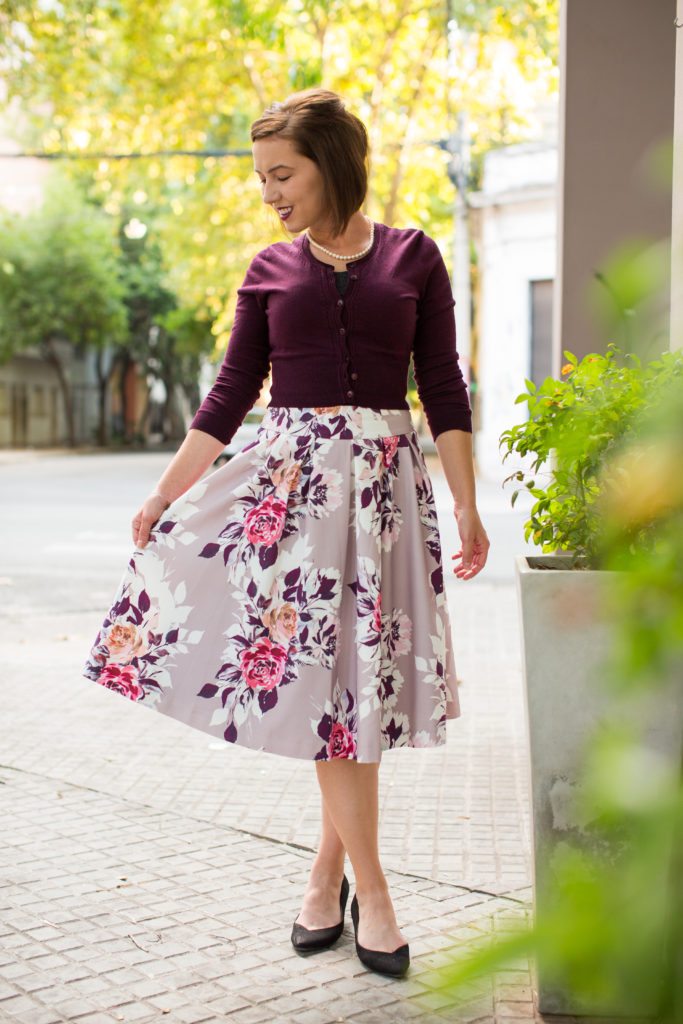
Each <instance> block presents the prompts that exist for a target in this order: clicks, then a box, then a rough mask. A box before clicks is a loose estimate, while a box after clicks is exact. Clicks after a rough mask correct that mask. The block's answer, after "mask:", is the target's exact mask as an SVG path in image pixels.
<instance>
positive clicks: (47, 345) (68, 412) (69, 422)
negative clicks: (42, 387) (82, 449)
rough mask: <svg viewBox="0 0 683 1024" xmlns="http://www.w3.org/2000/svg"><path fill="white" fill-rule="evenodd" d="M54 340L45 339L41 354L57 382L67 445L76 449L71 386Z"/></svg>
mask: <svg viewBox="0 0 683 1024" xmlns="http://www.w3.org/2000/svg"><path fill="white" fill-rule="evenodd" d="M55 340H56V339H55V338H46V339H45V341H44V342H43V344H42V348H43V352H44V353H45V358H46V360H47V362H48V363H49V364H50V365H51V366H54V368H55V372H56V374H57V380H58V381H59V390H60V392H61V395H62V402H63V404H64V419H65V421H66V433H67V444H68V445H69V447H70V448H75V447H76V428H75V423H74V401H73V391H72V389H71V385H70V384H69V381H68V380H67V376H66V373H65V371H64V366H63V364H62V361H61V359H60V358H59V353H58V352H57V349H56V347H55Z"/></svg>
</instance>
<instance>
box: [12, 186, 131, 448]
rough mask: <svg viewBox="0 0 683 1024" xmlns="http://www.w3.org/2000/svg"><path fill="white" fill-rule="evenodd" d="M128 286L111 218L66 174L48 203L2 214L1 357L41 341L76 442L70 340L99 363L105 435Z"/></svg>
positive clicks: (39, 345)
mask: <svg viewBox="0 0 683 1024" xmlns="http://www.w3.org/2000/svg"><path fill="white" fill-rule="evenodd" d="M123 294H124V293H123V285H122V282H121V279H120V275H119V265H118V260H117V251H116V242H115V237H114V234H113V226H112V223H111V219H110V218H109V217H107V216H106V215H105V214H103V213H102V212H101V210H99V209H98V208H97V207H95V206H93V205H92V204H90V203H85V202H84V201H83V199H82V198H81V196H80V194H79V192H78V189H77V188H76V186H75V185H74V184H73V183H72V182H71V181H69V180H68V179H66V178H64V177H63V176H61V175H58V176H56V177H55V178H54V179H53V180H52V181H51V182H50V184H49V185H48V186H47V189H46V193H45V201H44V203H43V205H42V207H41V208H40V209H38V210H36V211H33V212H32V213H30V214H28V215H27V216H25V217H20V216H18V215H16V214H9V213H3V214H2V216H1V219H0V361H3V362H4V361H7V360H8V359H10V358H11V357H12V356H13V355H15V354H16V353H19V352H21V351H23V350H24V349H27V348H30V347H37V348H38V349H39V351H40V352H41V354H42V355H43V357H44V358H45V360H46V361H47V362H48V363H49V364H50V365H51V366H53V367H54V369H55V372H56V374H57V379H58V381H59V387H60V393H61V396H62V402H63V407H64V415H65V420H66V424H67V439H68V443H69V444H70V445H74V444H75V443H76V437H75V426H74V402H73V387H72V380H71V379H70V371H69V366H68V363H67V361H66V360H65V358H64V354H63V348H64V343H67V344H69V343H70V344H71V345H73V346H74V347H75V348H76V350H77V351H79V352H81V353H82V352H83V351H84V350H85V348H86V347H87V346H93V347H95V348H96V349H97V353H98V366H99V368H100V422H99V433H100V438H101V440H102V442H103V443H104V437H105V434H106V416H105V396H106V378H105V377H104V374H103V373H102V371H101V366H102V355H103V351H104V348H105V346H108V345H119V344H122V343H123V342H124V341H125V338H126V316H125V307H124V304H123Z"/></svg>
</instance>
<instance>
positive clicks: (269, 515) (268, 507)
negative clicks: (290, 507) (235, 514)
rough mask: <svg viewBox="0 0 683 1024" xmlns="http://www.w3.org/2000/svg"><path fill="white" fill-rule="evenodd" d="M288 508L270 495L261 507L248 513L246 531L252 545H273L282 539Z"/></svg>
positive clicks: (245, 522) (245, 520) (245, 523)
mask: <svg viewBox="0 0 683 1024" xmlns="http://www.w3.org/2000/svg"><path fill="white" fill-rule="evenodd" d="M286 512H287V506H286V505H285V503H284V502H283V501H281V500H280V499H279V498H276V497H275V496H274V495H272V494H269V495H268V497H267V498H265V499H264V500H263V501H262V502H261V504H260V505H257V506H256V508H252V509H251V510H250V511H249V512H247V514H246V516H245V518H244V531H245V533H246V535H247V539H248V540H249V543H250V544H273V543H274V542H275V541H276V540H279V539H280V536H281V534H282V530H283V528H284V525H285V513H286Z"/></svg>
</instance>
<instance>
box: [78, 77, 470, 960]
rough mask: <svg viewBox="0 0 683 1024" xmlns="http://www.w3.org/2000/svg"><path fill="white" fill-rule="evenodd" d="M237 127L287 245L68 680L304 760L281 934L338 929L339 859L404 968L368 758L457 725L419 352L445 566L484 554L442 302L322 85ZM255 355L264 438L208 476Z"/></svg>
mask: <svg viewBox="0 0 683 1024" xmlns="http://www.w3.org/2000/svg"><path fill="white" fill-rule="evenodd" d="M251 139H252V143H253V156H254V168H255V173H256V174H257V175H258V178H259V180H260V183H261V188H262V194H263V201H264V203H266V204H267V205H268V206H269V207H272V208H273V209H274V210H276V211H277V213H278V216H279V218H280V220H281V223H282V224H284V225H286V229H287V231H289V232H291V233H292V234H294V235H297V237H295V238H294V239H293V240H291V241H287V242H276V243H274V244H272V245H270V246H268V247H266V248H265V249H263V250H262V251H261V252H259V253H257V254H256V256H255V257H254V258H253V259H252V261H251V263H250V264H249V267H248V270H247V273H246V276H245V279H244V281H243V284H242V286H241V287H240V288H239V289H238V293H237V308H236V313H235V318H234V323H233V328H232V332H231V335H230V342H229V345H228V349H227V352H226V355H225V358H224V360H223V364H222V366H221V368H220V371H219V373H218V376H217V378H216V381H215V384H214V386H213V388H212V389H211V391H210V393H209V394H208V395H207V397H206V398H205V399H204V401H203V402H202V404H201V406H200V407H199V409H198V410H197V412H196V414H195V416H194V418H193V420H192V422H191V424H190V429H189V430H188V433H187V437H186V438H185V440H184V441H183V443H182V445H181V446H180V448H179V450H178V452H177V453H176V455H175V456H174V458H173V459H172V461H171V463H170V464H169V466H168V468H167V469H166V471H165V472H164V473H163V475H162V476H161V478H160V480H159V484H158V486H157V488H156V489H155V490H154V491H153V492H152V493H151V494H150V495H149V497H147V498H146V500H145V501H144V502H143V504H142V507H141V508H140V510H139V511H138V512H137V514H136V515H135V517H134V519H133V522H132V533H133V540H134V542H135V543H136V545H137V550H136V551H135V553H134V554H133V556H132V557H131V559H130V561H129V563H128V566H127V568H126V570H125V572H124V575H123V579H122V580H121V583H120V586H119V589H118V593H117V595H116V600H115V601H114V604H113V605H112V608H111V609H110V612H109V614H108V616H107V617H106V619H105V620H104V623H103V625H102V628H101V629H100V631H99V633H98V636H97V638H96V640H95V643H94V644H93V647H92V649H91V652H90V655H89V658H88V660H87V662H86V666H85V669H84V675H86V676H87V677H88V678H90V679H96V680H97V681H98V682H100V683H101V684H102V685H104V686H106V687H108V688H110V689H114V690H116V691H117V692H119V693H122V694H124V695H125V696H127V697H129V698H130V699H132V700H135V701H137V702H139V703H141V704H143V706H145V707H151V708H155V709H156V710H158V711H160V712H162V713H163V714H167V715H171V716H172V717H174V718H176V719H178V720H180V721H183V722H185V723H187V724H188V725H190V726H192V727H194V728H197V729H202V730H203V731H205V732H208V733H210V734H212V735H216V736H222V737H224V738H225V740H227V741H228V742H233V743H237V744H242V745H244V746H248V747H251V748H253V749H258V750H265V751H270V752H272V753H277V754H282V755H284V756H290V757H298V758H304V759H307V760H314V761H315V767H316V771H317V777H318V781H319V785H320V789H321V798H322V799H321V806H322V839H321V843H320V849H319V851H318V854H317V856H316V858H315V861H314V863H313V866H312V869H311V875H310V879H309V884H308V888H307V890H306V892H305V894H304V897H303V904H302V907H301V911H300V913H299V915H298V917H297V919H296V920H295V922H294V926H293V929H292V936H291V938H292V943H293V945H294V947H295V949H296V950H297V951H298V952H300V953H309V952H313V951H315V950H318V949H324V948H327V947H329V946H330V945H331V944H332V943H333V942H335V941H336V940H337V939H338V938H339V936H340V935H341V932H342V929H343V922H344V911H345V907H346V900H347V896H348V889H349V886H348V880H347V879H346V876H345V874H344V863H345V856H346V853H348V854H349V857H350V859H351V863H352V865H353V868H354V875H355V888H356V892H355V895H354V899H353V901H352V905H351V912H352V918H353V923H354V932H355V942H356V950H357V952H358V955H359V957H360V958H361V960H362V961H363V962H364V963H365V964H366V965H367V966H368V967H370V968H371V969H373V970H376V971H379V972H382V973H385V974H393V975H401V974H403V973H405V971H406V969H407V967H408V964H409V949H408V943H407V942H406V939H405V936H404V935H403V933H402V932H401V931H400V929H399V927H398V924H397V921H396V916H395V913H394V909H393V905H392V902H391V898H390V895H389V890H388V885H387V881H386V878H385V875H384V872H383V870H382V866H381V864H380V860H379V855H378V842H377V831H378V806H377V804H378V800H377V795H378V769H379V762H380V759H381V754H382V751H384V750H389V749H392V748H394V749H395V748H399V747H416V746H422V747H430V746H432V747H434V746H439V745H442V744H443V743H445V742H446V722H447V719H449V718H457V717H458V716H459V715H460V708H459V703H458V694H457V688H456V676H455V665H454V660H453V652H452V649H451V641H450V623H449V619H448V608H447V602H446V595H445V591H444V586H443V566H442V562H441V547H440V538H439V532H438V524H437V519H436V511H435V506H434V499H433V494H432V488H431V481H430V479H429V475H428V473H427V467H426V464H425V461H424V456H423V453H422V449H421V446H420V444H419V441H418V438H417V435H416V433H415V431H414V429H413V426H412V419H411V416H410V409H409V405H408V403H407V401H406V383H407V373H408V365H409V360H410V356H411V353H412V356H413V361H414V367H415V378H416V383H417V385H418V391H419V394H420V398H421V401H422V403H423V406H424V409H425V414H426V417H427V421H428V424H429V428H430V430H431V432H432V435H433V436H434V438H435V440H437V438H438V444H437V447H438V452H439V456H440V458H441V461H442V464H443V467H444V472H445V474H446V477H447V480H448V483H449V486H450V488H451V490H452V492H453V495H454V499H455V508H454V511H455V516H456V519H457V525H458V531H459V535H460V539H461V542H462V547H461V550H460V551H458V552H457V554H456V555H455V556H453V557H454V558H456V559H457V558H459V559H460V560H459V561H457V562H456V563H455V566H454V572H455V573H456V575H457V576H458V577H459V578H461V579H471V578H472V577H473V576H475V575H476V574H477V573H479V572H480V571H481V569H482V568H483V567H484V564H485V562H486V557H487V553H488V548H489V541H488V538H487V535H486V532H485V530H484V528H483V526H482V523H481V520H480V518H479V515H478V513H477V509H476V504H475V483H474V471H473V463H472V440H471V439H472V425H471V409H470V405H469V401H468V397H467V389H466V385H465V382H464V380H463V376H462V373H461V370H460V367H459V364H458V355H457V351H456V347H455V321H454V316H453V306H454V302H453V297H452V292H451V288H450V283H449V280H448V274H447V272H446V268H445V265H444V262H443V259H442V257H441V254H440V251H439V249H438V247H437V245H436V243H435V242H434V241H433V240H432V239H431V238H429V236H427V235H425V233H424V232H423V231H421V230H419V229H416V228H405V229H400V228H390V227H388V226H387V225H385V224H381V223H376V222H373V221H371V220H370V219H369V218H368V217H366V216H365V215H364V214H363V213H362V212H361V210H360V206H361V204H362V203H363V201H364V199H365V195H366V191H367V161H368V140H367V133H366V129H365V126H364V125H363V123H362V121H360V120H359V119H358V118H357V117H355V116H354V115H353V114H351V113H350V112H349V111H347V110H346V109H345V107H344V104H343V103H342V101H341V99H340V97H339V96H338V95H337V94H335V93H333V92H330V91H328V90H324V89H308V90H304V91H302V92H297V93H294V94H293V95H291V96H290V97H289V98H288V99H287V100H286V101H285V102H284V103H275V104H273V105H272V107H271V108H269V109H268V110H267V111H266V112H265V113H264V115H263V116H262V117H261V118H259V119H258V120H257V121H255V122H254V124H253V125H252V127H251ZM269 366H270V367H272V387H271V399H270V403H269V406H268V409H267V410H266V413H265V415H264V418H263V421H262V423H261V425H260V427H259V430H258V434H257V439H256V440H255V441H252V442H251V443H250V444H248V445H246V446H245V447H244V448H243V449H242V450H241V451H240V452H239V453H238V454H237V455H236V456H234V457H233V458H232V460H231V461H230V462H229V463H227V464H225V465H223V466H221V468H219V469H216V470H214V471H213V472H211V473H210V474H208V476H206V477H204V478H203V479H202V477H203V474H204V473H205V471H206V470H207V469H209V468H210V467H211V466H212V464H213V462H214V460H215V459H216V457H217V455H219V454H220V452H222V450H223V448H224V446H225V445H226V444H227V443H228V442H229V441H230V439H231V438H232V436H233V435H234V433H235V431H236V430H237V428H238V426H239V425H240V423H241V422H242V420H243V419H244V416H245V415H246V413H247V412H248V411H249V409H250V408H251V407H252V405H253V404H254V402H255V401H256V399H257V397H258V395H259V393H260V391H261V387H262V385H263V382H264V380H265V378H266V376H267V374H268V370H269ZM181 496H183V497H182V498H181ZM169 510H170V511H169ZM340 909H341V921H340V920H339V918H340Z"/></svg>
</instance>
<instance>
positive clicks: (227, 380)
mask: <svg viewBox="0 0 683 1024" xmlns="http://www.w3.org/2000/svg"><path fill="white" fill-rule="evenodd" d="M346 266H347V270H348V279H347V285H346V288H345V290H344V292H343V297H342V295H340V290H339V288H338V287H337V284H336V281H337V280H338V279H337V278H336V275H335V270H334V267H332V266H331V265H330V264H328V263H323V262H322V261H321V260H319V259H318V258H317V257H316V256H314V255H313V252H312V251H311V246H310V242H309V240H308V237H307V235H306V234H305V233H303V234H301V235H299V236H298V237H297V238H295V239H294V240H293V241H291V242H274V243H273V244H272V245H269V246H267V247H266V248H265V249H262V250H261V251H260V252H258V253H257V254H256V255H255V256H254V257H253V258H252V260H251V262H250V263H249V266H248V268H247V272H246V275H245V277H244V280H243V282H242V284H241V286H240V287H239V288H238V289H237V305H236V310H235V316H234V320H233V326H232V331H231V333H230V339H229V341H228V346H227V350H226V352H225V356H224V358H223V362H222V364H221V367H220V369H219V371H218V375H217V377H216V379H215V382H214V384H213V387H212V388H211V390H210V391H209V393H208V394H207V395H206V397H205V398H204V400H203V401H202V403H201V405H200V406H199V408H198V409H197V411H196V413H195V415H194V417H193V419H192V421H191V423H190V428H195V429H197V430H202V431H204V432H205V433H207V434H211V435H212V436H213V437H216V438H217V439H218V440H220V441H222V442H223V443H224V444H227V443H228V442H229V441H230V440H231V438H232V437H233V435H234V433H235V431H236V430H237V428H238V427H239V425H240V424H241V423H242V421H243V420H244V417H245V416H246V414H247V413H248V412H249V410H250V409H251V407H252V406H253V405H254V403H255V401H256V399H257V398H258V396H259V394H260V391H261V388H262V386H263V382H264V380H265V379H266V376H267V374H268V372H269V369H270V370H271V373H272V380H271V388H270V401H269V407H270V406H297V407H301V406H327V405H346V404H349V405H360V406H368V407H371V408H373V409H409V408H410V406H409V404H408V401H407V399H406V392H407V383H408V369H409V363H410V358H411V355H412V358H413V369H414V375H415V383H416V385H417V391H418V396H419V398H420V401H421V403H422V406H423V408H424V411H425V416H426V418H427V424H428V426H429V429H430V432H431V434H432V437H433V438H434V439H436V438H437V436H438V435H439V434H440V433H442V431H444V430H451V429H457V430H465V431H468V432H470V433H471V432H472V412H471V407H470V403H469V398H468V390H467V384H466V382H465V380H464V378H463V374H462V371H461V368H460V365H459V361H458V353H457V349H456V340H455V315H454V306H455V301H454V299H453V293H452V290H451V284H450V280H449V277H448V271H447V269H446V265H445V263H444V260H443V257H442V255H441V252H440V250H439V247H438V246H437V244H436V242H435V241H434V240H433V239H432V238H430V236H429V235H426V234H425V233H424V231H422V230H421V229H419V228H393V227H389V226H388V225H386V224H381V223H378V222H375V229H374V240H373V245H372V248H371V249H370V251H369V252H368V253H366V255H365V256H362V257H361V258H360V259H357V260H351V261H349V262H348V263H347V265H346Z"/></svg>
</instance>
